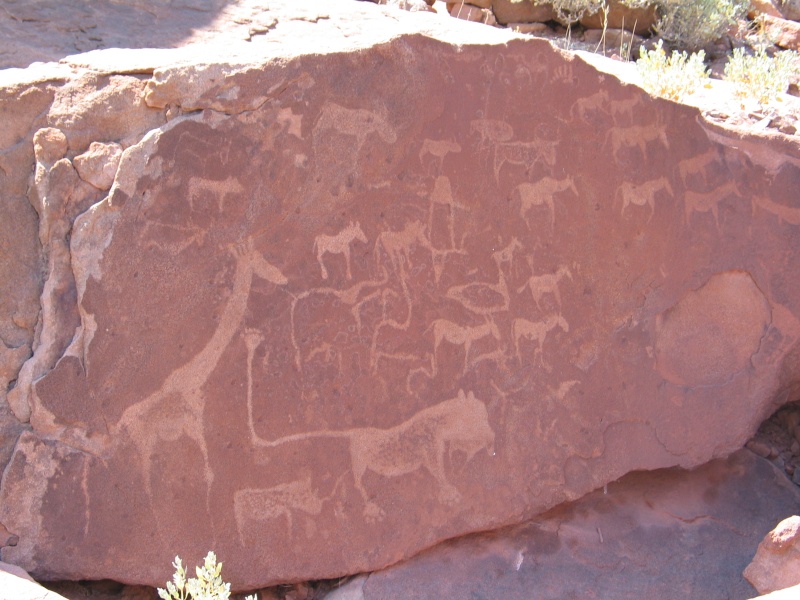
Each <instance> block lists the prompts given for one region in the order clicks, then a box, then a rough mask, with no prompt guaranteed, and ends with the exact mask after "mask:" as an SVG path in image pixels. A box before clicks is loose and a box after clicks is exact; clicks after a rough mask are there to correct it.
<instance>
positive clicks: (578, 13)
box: [539, 0, 606, 23]
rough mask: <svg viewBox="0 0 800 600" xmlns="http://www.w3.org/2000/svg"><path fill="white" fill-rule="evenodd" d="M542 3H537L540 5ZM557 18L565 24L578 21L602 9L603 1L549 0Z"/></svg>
mask: <svg viewBox="0 0 800 600" xmlns="http://www.w3.org/2000/svg"><path fill="white" fill-rule="evenodd" d="M541 3H542V2H539V4H541ZM548 4H552V5H553V10H554V11H555V12H556V15H558V18H559V19H561V20H563V21H565V22H567V23H575V22H577V21H580V20H581V18H583V16H584V15H591V14H593V13H596V12H598V11H600V10H602V9H603V7H604V6H605V4H606V3H605V0H551V1H550V2H548Z"/></svg>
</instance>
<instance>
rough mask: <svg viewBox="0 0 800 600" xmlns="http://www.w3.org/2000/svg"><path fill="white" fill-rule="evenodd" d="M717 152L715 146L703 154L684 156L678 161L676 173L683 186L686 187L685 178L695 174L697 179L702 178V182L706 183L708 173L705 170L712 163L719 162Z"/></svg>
mask: <svg viewBox="0 0 800 600" xmlns="http://www.w3.org/2000/svg"><path fill="white" fill-rule="evenodd" d="M719 159H720V157H719V152H718V151H717V149H716V148H712V149H711V150H708V151H706V152H703V154H698V155H696V156H693V157H691V158H685V159H683V160H682V161H680V162H679V163H678V174H679V175H680V177H681V181H682V182H683V185H684V187H686V180H687V179H688V178H690V177H693V176H696V177H697V178H698V179H700V178H702V180H703V184H704V185H708V175H707V173H706V171H707V170H708V167H710V166H711V165H714V164H719Z"/></svg>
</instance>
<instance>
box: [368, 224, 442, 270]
mask: <svg viewBox="0 0 800 600" xmlns="http://www.w3.org/2000/svg"><path fill="white" fill-rule="evenodd" d="M417 245H419V246H422V247H423V248H425V249H427V250H429V251H431V252H433V246H431V243H430V241H429V240H428V236H427V233H426V227H425V224H424V223H422V222H421V221H409V222H408V223H406V225H405V227H404V228H403V229H402V230H401V231H390V230H386V231H382V232H381V233H380V234H378V239H377V240H376V241H375V250H374V253H375V262H376V263H378V264H380V263H381V252H382V251H383V252H385V253H386V255H387V256H388V257H389V262H390V263H391V265H392V268H393V269H394V270H395V271H396V272H398V273H400V274H401V276H406V275H407V274H408V273H409V272H410V271H411V268H412V265H411V250H412V248H413V247H414V246H417Z"/></svg>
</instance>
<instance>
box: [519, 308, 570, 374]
mask: <svg viewBox="0 0 800 600" xmlns="http://www.w3.org/2000/svg"><path fill="white" fill-rule="evenodd" d="M555 327H560V328H561V329H562V330H563V331H564V332H568V331H569V323H567V321H566V320H565V319H564V317H562V316H561V315H548V316H547V317H545V318H544V319H542V320H541V321H537V322H532V321H528V320H527V319H514V322H513V324H512V325H511V334H512V337H513V338H514V348H515V349H516V351H517V358H518V359H519V360H520V361H521V360H522V357H521V356H520V351H519V341H520V339H521V338H525V339H527V340H531V341H532V340H536V343H537V347H536V348H535V349H534V351H533V358H534V360H535V359H536V354H537V353H538V354H539V358H540V360H541V361H542V364H544V342H545V340H546V339H547V334H548V333H549V332H550V331H552V330H553V329H554V328H555Z"/></svg>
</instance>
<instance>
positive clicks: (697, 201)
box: [683, 181, 739, 229]
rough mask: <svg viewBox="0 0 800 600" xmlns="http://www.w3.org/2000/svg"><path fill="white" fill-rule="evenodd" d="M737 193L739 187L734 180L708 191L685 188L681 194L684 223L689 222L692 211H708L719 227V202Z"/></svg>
mask: <svg viewBox="0 0 800 600" xmlns="http://www.w3.org/2000/svg"><path fill="white" fill-rule="evenodd" d="M738 195H739V189H738V188H737V186H736V182H734V181H729V182H728V183H726V184H725V185H722V186H720V187H718V188H716V189H714V190H711V191H710V192H695V191H693V190H687V191H686V193H685V194H684V195H683V207H684V218H685V219H686V224H687V225H688V224H689V221H690V219H691V217H692V214H693V213H707V212H710V213H711V214H712V215H714V224H715V225H716V226H717V229H719V203H720V202H721V201H722V200H724V199H725V198H727V197H729V196H738Z"/></svg>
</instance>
